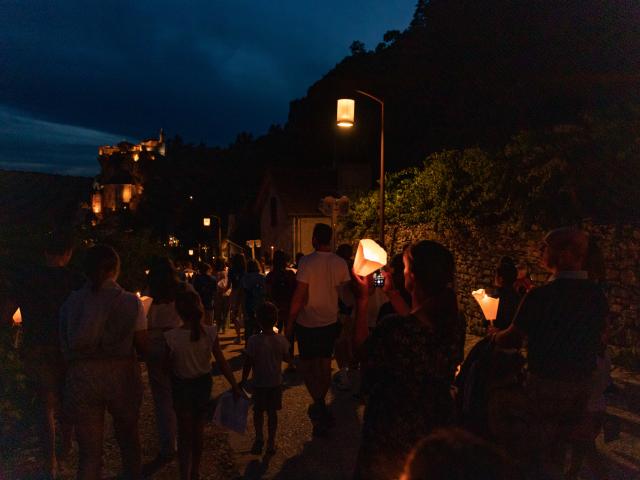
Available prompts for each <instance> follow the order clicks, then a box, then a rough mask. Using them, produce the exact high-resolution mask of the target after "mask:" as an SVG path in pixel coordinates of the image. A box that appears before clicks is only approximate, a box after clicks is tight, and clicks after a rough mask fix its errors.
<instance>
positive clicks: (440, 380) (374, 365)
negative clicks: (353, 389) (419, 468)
mask: <svg viewBox="0 0 640 480" xmlns="http://www.w3.org/2000/svg"><path fill="white" fill-rule="evenodd" d="M403 261H404V279H405V286H406V288H407V290H408V291H409V292H410V294H411V302H412V309H411V312H410V313H409V314H408V315H389V316H387V317H385V318H383V319H382V320H381V322H380V323H379V324H378V326H377V327H376V329H375V330H374V331H373V333H372V335H371V336H370V337H369V338H368V339H367V342H366V344H365V348H366V355H367V357H366V360H365V363H366V370H365V371H366V373H365V378H364V379H363V381H364V383H365V386H366V391H367V392H368V393H369V401H368V403H367V406H366V409H365V414H364V422H363V428H362V444H361V447H360V452H359V455H358V461H357V466H356V472H355V475H354V477H355V478H357V479H373V480H375V479H387V478H398V477H399V476H400V474H401V473H402V468H403V464H404V461H405V459H406V457H407V455H408V453H409V452H410V451H411V449H412V447H413V446H414V445H415V444H416V442H417V441H418V440H419V439H420V438H421V437H423V436H424V435H427V434H428V433H429V432H430V431H431V430H432V429H434V428H436V427H441V426H446V425H448V424H450V423H451V421H452V413H453V403H452V398H451V395H450V386H451V383H452V382H453V379H454V375H455V371H456V366H457V365H458V363H459V361H460V356H461V352H460V351H459V350H460V345H461V342H460V338H459V337H460V335H462V334H463V330H461V328H460V321H461V319H460V316H459V315H458V307H457V301H456V294H455V292H454V290H453V288H452V285H453V281H454V260H453V255H452V254H451V252H450V251H449V250H447V249H446V248H445V247H444V246H442V245H440V244H439V243H436V242H433V241H427V240H423V241H420V242H418V243H415V244H413V245H411V246H410V247H409V248H407V249H406V250H405V252H404V257H403ZM359 285H360V287H361V288H360V297H362V296H363V295H366V290H365V286H366V282H365V280H364V278H362V277H360V278H359Z"/></svg>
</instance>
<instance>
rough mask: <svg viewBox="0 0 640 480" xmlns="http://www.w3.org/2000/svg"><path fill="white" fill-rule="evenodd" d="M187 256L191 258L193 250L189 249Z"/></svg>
mask: <svg viewBox="0 0 640 480" xmlns="http://www.w3.org/2000/svg"><path fill="white" fill-rule="evenodd" d="M189 256H191V257H193V249H192V248H190V249H189Z"/></svg>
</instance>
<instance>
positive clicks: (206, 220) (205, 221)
mask: <svg viewBox="0 0 640 480" xmlns="http://www.w3.org/2000/svg"><path fill="white" fill-rule="evenodd" d="M202 225H204V226H205V227H210V226H211V219H210V218H209V217H204V218H203V219H202Z"/></svg>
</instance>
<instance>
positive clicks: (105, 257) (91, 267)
mask: <svg viewBox="0 0 640 480" xmlns="http://www.w3.org/2000/svg"><path fill="white" fill-rule="evenodd" d="M84 271H85V274H86V276H87V278H88V279H89V282H90V284H91V290H93V291H94V292H97V291H98V290H100V288H101V287H102V286H103V285H104V283H105V282H107V281H108V280H115V279H116V278H118V274H119V273H120V257H119V256H118V253H117V252H116V251H115V250H114V249H113V248H112V247H110V246H109V245H104V244H101V245H95V246H93V247H91V248H90V249H89V250H87V255H86V257H85V270H84Z"/></svg>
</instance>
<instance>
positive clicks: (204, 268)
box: [198, 262, 211, 275]
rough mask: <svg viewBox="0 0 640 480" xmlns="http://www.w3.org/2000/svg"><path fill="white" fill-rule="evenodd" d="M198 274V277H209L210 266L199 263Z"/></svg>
mask: <svg viewBox="0 0 640 480" xmlns="http://www.w3.org/2000/svg"><path fill="white" fill-rule="evenodd" d="M198 273H199V274H200V275H209V274H210V273H211V265H209V264H208V263H206V262H200V265H198Z"/></svg>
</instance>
